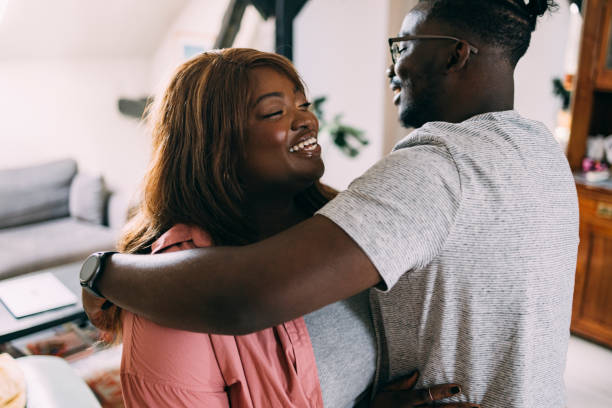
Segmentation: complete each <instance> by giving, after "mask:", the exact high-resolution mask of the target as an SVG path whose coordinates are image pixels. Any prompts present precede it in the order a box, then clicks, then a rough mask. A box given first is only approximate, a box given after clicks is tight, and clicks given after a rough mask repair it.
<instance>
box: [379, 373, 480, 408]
mask: <svg viewBox="0 0 612 408" xmlns="http://www.w3.org/2000/svg"><path fill="white" fill-rule="evenodd" d="M418 379H419V373H418V371H415V372H414V373H412V374H411V375H409V376H408V377H404V378H401V379H399V380H397V381H394V382H392V383H391V384H389V385H387V386H386V387H385V388H383V389H382V390H381V391H380V392H379V393H378V394H376V397H375V398H374V401H372V404H370V407H372V408H388V407H398V408H412V407H445V408H480V405H478V404H472V403H470V402H449V403H439V402H436V401H439V400H441V399H444V398H448V397H452V396H454V395H457V394H460V393H461V387H460V386H459V385H458V384H444V385H434V386H432V387H429V388H422V389H414V386H415V384H416V383H417V380H418Z"/></svg>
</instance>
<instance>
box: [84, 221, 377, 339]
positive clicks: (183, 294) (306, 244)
mask: <svg viewBox="0 0 612 408" xmlns="http://www.w3.org/2000/svg"><path fill="white" fill-rule="evenodd" d="M380 280H381V278H380V275H379V274H378V272H377V270H376V268H375V267H374V265H373V264H372V262H371V261H370V260H369V258H368V257H367V256H366V254H365V253H364V252H363V251H362V250H361V248H360V247H359V246H358V245H357V244H356V243H355V242H354V241H353V240H352V239H351V238H350V237H349V236H348V235H347V234H346V233H345V232H344V231H343V230H342V229H341V228H340V227H338V226H337V225H336V224H334V223H333V222H332V221H330V220H329V219H327V218H325V217H323V216H314V217H312V218H311V219H309V220H307V221H304V222H302V223H300V224H298V225H296V226H294V227H293V228H290V229H289V230H287V231H284V232H282V233H280V234H278V235H276V236H274V237H271V238H269V239H266V240H264V241H261V242H258V243H256V244H252V245H248V246H244V247H214V248H199V249H193V250H187V251H181V252H176V253H172V254H159V255H155V256H150V255H122V254H116V255H113V256H112V257H110V258H109V259H108V261H107V263H106V266H105V269H104V273H103V274H102V276H101V278H100V279H99V282H98V285H97V286H98V289H99V290H100V291H101V293H102V294H104V296H106V297H107V298H108V299H109V300H111V301H112V302H113V303H115V304H117V305H119V306H120V307H122V308H124V309H127V310H130V311H132V312H134V313H136V314H139V315H142V316H145V317H147V318H149V319H150V320H152V321H154V322H156V323H158V324H161V325H165V326H169V327H173V328H179V329H186V330H192V331H200V332H206V333H219V334H234V335H237V334H245V333H251V332H254V331H257V330H261V329H263V328H266V327H270V326H273V325H276V324H279V323H282V322H285V321H289V320H292V319H294V318H296V317H299V316H302V315H304V314H306V313H308V312H311V311H313V310H315V309H318V308H320V307H322V306H325V305H327V304H330V303H333V302H335V301H338V300H340V299H345V298H348V297H350V296H352V295H354V294H356V293H358V292H361V291H363V290H365V289H367V288H370V287H372V286H374V285H376V284H377V283H378V282H380ZM84 304H86V310H87V312H88V314H89V315H90V316H92V317H93V318H94V319H93V320H94V321H95V313H96V310H95V308H96V305H95V304H92V301H91V299H89V300H87V301H84Z"/></svg>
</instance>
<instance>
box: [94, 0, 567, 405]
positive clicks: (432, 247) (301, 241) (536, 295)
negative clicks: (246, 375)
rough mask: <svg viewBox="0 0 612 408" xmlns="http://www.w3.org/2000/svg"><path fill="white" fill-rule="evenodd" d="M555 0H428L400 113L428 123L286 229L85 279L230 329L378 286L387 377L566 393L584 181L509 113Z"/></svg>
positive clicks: (184, 324) (541, 395) (159, 313)
mask: <svg viewBox="0 0 612 408" xmlns="http://www.w3.org/2000/svg"><path fill="white" fill-rule="evenodd" d="M548 3H549V2H548V1H547V0H531V1H530V2H529V4H527V5H526V4H525V3H523V1H522V0H496V1H486V2H482V1H478V0H429V1H423V2H421V3H419V5H418V6H417V7H416V8H415V9H414V10H412V11H411V12H410V13H409V14H408V15H407V16H406V18H405V20H404V23H403V25H402V30H401V33H400V37H398V38H395V39H391V40H390V45H391V46H392V54H393V58H394V64H395V65H394V67H393V70H392V71H391V78H392V84H393V88H394V89H396V90H398V91H399V93H398V94H397V96H396V98H395V102H396V104H397V105H399V113H400V119H401V121H402V123H403V124H404V125H405V126H407V127H408V126H413V127H416V128H417V129H416V130H415V131H414V132H413V133H411V134H410V136H408V137H407V138H405V139H404V140H402V141H401V142H400V143H398V145H397V146H396V147H395V149H394V152H393V153H391V154H390V155H388V156H387V157H385V158H384V159H382V160H381V161H380V162H379V163H377V164H376V165H375V166H373V167H372V168H371V169H370V170H368V171H367V172H366V173H365V174H364V175H363V176H361V177H360V178H358V179H357V180H355V181H354V182H353V183H352V184H351V186H350V187H349V188H348V190H347V191H344V192H342V193H341V194H340V195H339V196H338V197H337V198H336V199H334V200H333V201H332V202H330V203H329V204H328V205H327V206H325V207H324V208H323V209H322V210H321V211H320V212H319V213H318V215H316V216H315V217H313V218H311V219H309V220H307V221H305V222H303V223H301V224H299V225H297V226H296V227H293V228H292V229H290V230H287V231H285V232H283V233H281V234H278V235H276V236H274V237H271V238H269V239H266V240H264V241H261V242H259V243H256V244H253V245H248V246H244V247H240V248H229V247H217V248H212V249H200V250H192V251H182V252H179V253H175V254H169V255H157V256H154V257H149V256H130V255H113V256H112V257H108V258H107V261H106V264H105V266H104V271H103V273H101V274H99V277H98V279H96V280H95V281H93V280H92V281H90V282H89V284H90V285H91V284H93V285H94V287H95V288H96V289H97V290H99V291H100V292H101V293H102V294H103V295H104V296H105V297H106V298H108V299H109V300H110V301H112V302H113V303H116V304H118V305H119V306H121V307H124V308H126V309H128V310H131V311H134V312H136V313H138V314H141V315H144V316H146V317H148V318H150V319H151V320H153V321H155V322H157V323H159V324H162V325H167V326H171V327H176V328H182V329H188V330H194V331H202V332H210V333H226V334H242V333H249V332H252V331H256V330H259V329H262V328H265V327H269V326H271V325H274V324H277V323H280V322H284V321H287V320H290V319H293V318H295V317H297V316H301V315H305V314H307V313H309V312H311V311H313V310H315V309H318V308H321V307H323V306H325V305H328V304H331V303H333V302H335V301H338V300H340V299H346V298H348V297H350V296H352V295H355V294H357V293H359V292H362V291H364V290H366V289H368V288H372V287H373V288H375V289H374V290H372V291H371V294H370V304H371V308H372V314H373V320H374V327H375V331H376V336H377V345H378V350H377V353H378V366H377V374H376V378H375V384H374V388H375V389H380V388H381V387H382V386H383V385H384V384H385V383H387V382H389V381H392V380H394V379H397V378H399V377H401V376H403V375H406V374H408V373H410V372H411V371H413V370H414V369H418V370H420V372H421V379H420V381H419V384H420V385H422V386H424V387H427V386H429V385H431V384H436V383H438V384H440V383H446V382H457V383H459V384H462V386H463V396H462V397H455V398H456V399H455V401H457V400H459V399H457V398H461V400H463V401H470V402H474V403H480V404H482V405H483V406H485V407H563V406H564V388H563V378H562V377H563V370H564V365H565V353H566V349H567V341H568V338H569V321H570V310H571V298H572V290H573V273H574V268H575V261H576V251H577V245H578V210H577V200H576V192H575V187H574V184H573V178H572V175H571V172H570V169H569V167H568V164H567V162H566V160H565V158H564V155H563V152H562V151H561V149H560V148H559V146H558V145H557V144H556V142H555V141H554V139H553V137H552V135H551V134H550V132H549V131H548V130H547V129H546V128H545V127H544V126H543V125H542V124H540V123H537V122H534V121H531V120H527V119H524V118H522V117H521V116H520V115H518V113H516V112H514V111H513V110H512V108H513V99H514V83H513V73H514V67H515V66H516V63H517V62H518V60H519V59H520V58H521V57H522V56H523V54H524V53H525V51H526V50H527V48H528V46H529V40H530V36H531V32H532V31H533V30H534V29H535V25H536V19H537V17H538V16H539V15H542V14H543V13H544V12H546V11H547V10H548V9H549V7H550V6H551V5H549V4H548ZM169 270H171V271H172V273H168V271H169ZM88 302H91V299H89V300H88ZM94 309H95V308H94V307H90V308H89V310H88V312H89V313H90V315H92V316H94V318H95V313H96V310H94ZM358 375H360V374H359V373H356V374H355V376H358ZM346 381H350V379H346ZM432 399H433V398H432ZM407 406H409V405H407Z"/></svg>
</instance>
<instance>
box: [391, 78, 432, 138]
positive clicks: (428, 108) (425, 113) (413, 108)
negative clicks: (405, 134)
mask: <svg viewBox="0 0 612 408" xmlns="http://www.w3.org/2000/svg"><path fill="white" fill-rule="evenodd" d="M404 92H405V91H404V89H402V93H404ZM438 94H439V90H438V89H437V88H436V87H434V86H425V87H422V88H421V89H420V91H415V90H414V88H413V89H412V92H411V95H412V98H411V100H410V101H407V102H405V99H404V95H402V98H401V99H400V114H399V120H400V123H401V124H402V126H404V127H406V128H419V127H421V126H423V125H424V124H425V123H427V122H431V121H434V120H439V118H438V116H439V114H438V110H437V109H436V108H435V105H436V104H435V102H434V101H435V100H436V99H437V98H438V96H437V95H438Z"/></svg>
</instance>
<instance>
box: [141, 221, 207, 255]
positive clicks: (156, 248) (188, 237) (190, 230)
mask: <svg viewBox="0 0 612 408" xmlns="http://www.w3.org/2000/svg"><path fill="white" fill-rule="evenodd" d="M212 244H213V243H212V238H211V236H210V234H209V233H208V232H206V231H205V230H203V229H202V228H200V227H198V226H196V225H187V224H175V225H173V226H172V227H171V228H170V229H169V230H168V231H166V232H164V233H163V234H162V235H161V236H160V237H159V238H158V239H157V240H156V241H155V242H154V243H153V245H152V246H151V253H153V254H156V253H160V252H172V251H179V250H182V249H191V248H201V247H208V246H212Z"/></svg>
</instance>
